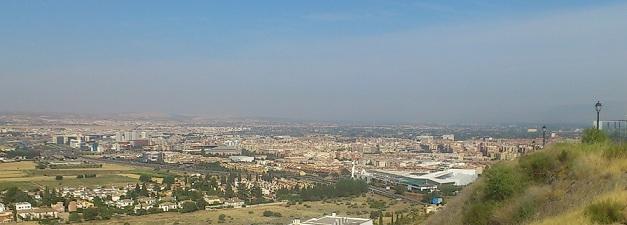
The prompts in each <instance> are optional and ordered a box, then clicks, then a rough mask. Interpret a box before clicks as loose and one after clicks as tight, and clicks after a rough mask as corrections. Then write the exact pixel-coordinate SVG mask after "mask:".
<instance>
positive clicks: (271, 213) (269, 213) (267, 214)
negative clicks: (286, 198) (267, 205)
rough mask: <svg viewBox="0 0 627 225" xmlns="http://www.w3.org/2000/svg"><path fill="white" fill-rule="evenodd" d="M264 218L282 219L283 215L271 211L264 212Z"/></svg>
mask: <svg viewBox="0 0 627 225" xmlns="http://www.w3.org/2000/svg"><path fill="white" fill-rule="evenodd" d="M263 216H265V217H282V216H283V215H281V213H278V212H273V211H270V210H266V211H263Z"/></svg>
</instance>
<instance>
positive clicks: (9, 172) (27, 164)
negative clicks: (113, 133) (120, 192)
mask: <svg viewBox="0 0 627 225" xmlns="http://www.w3.org/2000/svg"><path fill="white" fill-rule="evenodd" d="M35 165H36V164H35V163H34V162H32V161H22V162H10V163H0V189H6V188H9V187H19V188H23V189H32V188H36V187H44V186H50V187H57V186H95V185H110V184H125V183H135V182H137V181H138V178H139V175H138V176H137V177H134V176H125V175H122V174H129V173H131V172H132V171H134V170H135V168H133V167H128V166H124V165H117V164H104V165H103V167H102V168H87V169H45V170H38V169H35ZM86 173H90V174H97V177H95V178H86V179H78V178H76V176H77V175H80V174H86ZM56 176H63V180H60V181H59V180H56V179H55V177H56Z"/></svg>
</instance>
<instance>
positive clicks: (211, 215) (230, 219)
mask: <svg viewBox="0 0 627 225" xmlns="http://www.w3.org/2000/svg"><path fill="white" fill-rule="evenodd" d="M368 197H370V198H374V199H377V200H383V201H386V202H388V204H389V205H390V207H389V209H388V210H389V211H400V210H406V209H408V208H410V207H411V206H410V205H409V204H407V203H402V202H397V203H393V202H396V201H394V200H390V199H387V198H384V197H380V196H374V195H369V196H368ZM366 199H367V198H366V197H359V198H353V199H339V200H335V201H334V200H332V201H327V202H322V201H318V202H304V203H302V204H300V205H292V206H287V205H272V206H258V207H251V208H242V209H218V210H213V211H198V212H193V213H187V214H181V213H161V214H153V215H147V216H139V217H133V216H126V217H121V218H115V219H112V220H108V221H92V222H87V223H85V224H106V225H114V224H115V225H122V224H124V223H128V224H132V225H136V224H137V225H166V224H167V225H171V224H218V221H219V220H218V218H219V216H220V214H224V215H225V216H226V220H225V221H224V222H223V223H222V224H233V225H249V224H288V223H290V222H292V220H294V219H301V220H306V219H310V218H314V217H320V216H323V215H324V214H331V213H334V212H335V213H337V214H338V215H342V216H352V217H362V218H368V217H369V216H370V211H374V210H375V209H371V208H370V207H369V206H368V204H367V203H366ZM266 210H268V211H273V212H277V213H280V214H281V217H264V216H263V212H264V211H266Z"/></svg>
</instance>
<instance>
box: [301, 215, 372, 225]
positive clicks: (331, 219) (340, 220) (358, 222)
mask: <svg viewBox="0 0 627 225" xmlns="http://www.w3.org/2000/svg"><path fill="white" fill-rule="evenodd" d="M290 225H373V223H372V220H371V219H363V218H350V217H341V216H337V215H336V214H335V213H333V214H332V215H330V216H324V217H320V218H314V219H310V220H307V221H305V222H301V221H300V220H294V221H293V222H292V223H291V224H290Z"/></svg>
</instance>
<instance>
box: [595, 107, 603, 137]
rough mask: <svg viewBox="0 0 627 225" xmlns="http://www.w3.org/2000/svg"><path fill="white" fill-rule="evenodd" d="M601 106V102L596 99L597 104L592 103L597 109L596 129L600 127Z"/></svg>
mask: <svg viewBox="0 0 627 225" xmlns="http://www.w3.org/2000/svg"><path fill="white" fill-rule="evenodd" d="M602 107H603V104H601V101H597V104H594V109H595V110H596V111H597V130H600V129H601V127H600V126H601V124H600V122H601V120H600V118H601V117H600V114H601V108H602Z"/></svg>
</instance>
